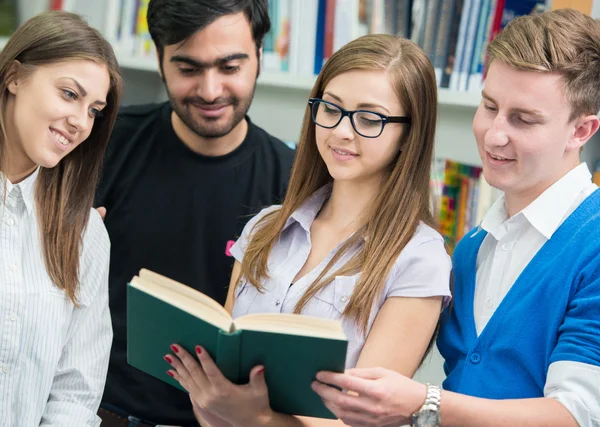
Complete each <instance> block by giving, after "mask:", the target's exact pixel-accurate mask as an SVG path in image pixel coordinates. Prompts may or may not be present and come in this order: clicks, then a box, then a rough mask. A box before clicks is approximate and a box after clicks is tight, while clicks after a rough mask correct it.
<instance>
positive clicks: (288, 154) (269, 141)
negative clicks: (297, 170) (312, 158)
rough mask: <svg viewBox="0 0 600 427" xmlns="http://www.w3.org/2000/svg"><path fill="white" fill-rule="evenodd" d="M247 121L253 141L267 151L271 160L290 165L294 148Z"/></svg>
mask: <svg viewBox="0 0 600 427" xmlns="http://www.w3.org/2000/svg"><path fill="white" fill-rule="evenodd" d="M248 123H249V126H250V128H251V132H252V137H253V139H254V142H255V143H257V144H259V145H260V147H261V149H262V150H264V151H266V152H267V153H269V154H270V155H271V156H272V159H273V160H276V161H279V162H280V163H282V164H285V165H289V166H290V167H291V164H292V162H293V160H294V154H295V150H294V149H292V148H290V147H289V146H288V145H287V144H286V143H284V142H283V141H281V140H280V139H279V138H276V137H274V136H273V135H271V134H270V133H268V132H267V131H265V130H264V129H263V128H261V127H259V126H257V125H256V124H254V123H252V122H251V121H249V122H248Z"/></svg>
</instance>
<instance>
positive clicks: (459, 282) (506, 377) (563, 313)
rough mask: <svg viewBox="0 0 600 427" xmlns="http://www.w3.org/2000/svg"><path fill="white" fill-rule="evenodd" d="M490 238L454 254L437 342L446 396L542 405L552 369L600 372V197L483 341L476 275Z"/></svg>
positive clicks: (537, 260)
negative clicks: (565, 366) (567, 364)
mask: <svg viewBox="0 0 600 427" xmlns="http://www.w3.org/2000/svg"><path fill="white" fill-rule="evenodd" d="M485 236H486V232H485V231H484V230H481V231H479V232H476V230H474V231H471V232H470V233H469V234H467V235H466V237H464V238H463V239H462V240H461V241H460V242H459V244H458V245H457V247H456V249H455V252H454V256H453V268H454V279H455V282H454V283H455V286H454V303H453V307H452V306H451V307H449V308H448V309H446V311H445V312H444V313H443V315H442V326H441V330H440V335H439V337H438V341H437V345H438V348H439V350H440V353H441V354H442V356H443V357H444V359H445V364H444V369H445V371H446V375H447V378H446V380H445V381H444V384H443V386H444V389H446V390H451V391H455V392H458V393H463V394H468V395H471V396H477V397H485V398H491V399H519V398H530V397H542V396H543V395H544V384H545V382H546V375H547V372H548V367H549V366H550V364H551V363H553V362H557V361H563V360H564V361H574V362H582V363H587V364H591V365H595V366H600V189H599V190H596V191H595V192H594V193H592V194H591V195H590V196H589V197H587V198H586V199H585V200H584V201H583V202H582V203H581V204H580V205H579V207H578V208H577V209H576V210H575V211H574V212H573V213H572V214H571V215H570V216H569V217H568V218H567V219H566V220H565V221H564V222H563V223H562V224H561V226H560V227H559V228H558V230H556V232H555V233H554V234H553V235H552V238H551V239H550V240H548V241H547V242H546V243H545V244H544V246H542V248H540V250H539V251H538V253H537V254H536V255H535V256H534V258H533V259H532V260H531V262H530V263H529V264H528V265H527V266H526V267H525V269H524V270H523V272H522V273H521V275H520V276H519V277H518V278H517V280H516V281H515V283H514V285H513V287H512V288H511V289H510V291H509V292H508V294H507V295H506V296H505V297H504V299H503V300H502V302H501V303H500V305H499V306H498V308H497V310H496V312H495V313H494V315H493V316H492V318H491V319H490V321H489V323H488V324H487V325H486V327H485V328H484V330H483V331H482V333H481V334H480V335H479V337H478V336H477V332H476V329H475V321H474V316H473V302H474V295H475V273H476V259H477V252H478V251H479V247H480V245H481V242H482V241H483V238H484V237H485Z"/></svg>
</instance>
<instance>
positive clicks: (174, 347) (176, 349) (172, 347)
mask: <svg viewBox="0 0 600 427" xmlns="http://www.w3.org/2000/svg"><path fill="white" fill-rule="evenodd" d="M171 350H173V351H174V352H175V353H179V349H178V348H177V346H176V345H175V344H173V345H172V346H171Z"/></svg>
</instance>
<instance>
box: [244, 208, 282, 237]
mask: <svg viewBox="0 0 600 427" xmlns="http://www.w3.org/2000/svg"><path fill="white" fill-rule="evenodd" d="M280 209H281V205H272V206H269V207H267V208H264V209H262V210H261V211H260V212H259V213H257V214H256V215H255V216H254V217H253V218H252V219H251V220H250V221H248V223H247V224H246V227H244V234H250V233H252V231H253V230H254V227H255V226H256V225H257V224H259V223H260V221H261V220H262V219H263V218H264V217H266V216H267V215H270V214H271V213H273V212H276V211H278V210H280Z"/></svg>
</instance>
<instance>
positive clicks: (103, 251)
mask: <svg viewBox="0 0 600 427" xmlns="http://www.w3.org/2000/svg"><path fill="white" fill-rule="evenodd" d="M83 242H84V243H83V244H84V249H83V256H82V257H81V266H80V268H81V274H80V278H81V279H80V290H79V292H78V303H79V307H76V308H75V309H74V311H73V315H72V317H71V321H70V324H69V328H68V332H67V336H66V338H65V345H64V347H63V350H62V356H61V358H60V361H59V363H58V366H57V369H56V372H55V375H54V380H53V382H52V388H51V390H50V396H49V398H48V402H47V404H46V407H45V410H44V414H43V416H42V419H41V422H40V426H43V427H50V426H56V427H59V426H90V427H92V426H93V427H98V426H99V425H100V418H99V417H98V416H97V415H96V413H97V412H98V407H99V406H100V400H101V398H102V393H103V391H104V384H105V382H106V373H107V370H108V360H109V356H110V347H111V343H112V325H111V319H110V311H109V307H108V270H109V257H110V241H109V238H108V233H107V232H106V229H105V228H104V224H103V223H102V220H101V219H100V215H99V214H98V213H97V212H96V211H95V210H92V213H91V215H90V221H89V224H88V229H87V230H86V233H85V237H84V239H83Z"/></svg>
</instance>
